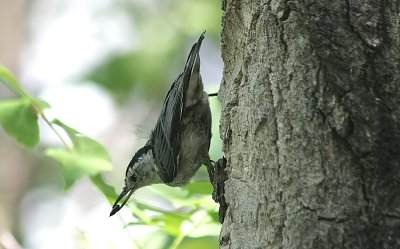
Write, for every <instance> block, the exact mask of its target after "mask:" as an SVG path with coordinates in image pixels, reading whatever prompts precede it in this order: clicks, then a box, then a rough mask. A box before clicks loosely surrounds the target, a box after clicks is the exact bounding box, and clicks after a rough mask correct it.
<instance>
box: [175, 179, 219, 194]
mask: <svg viewBox="0 0 400 249" xmlns="http://www.w3.org/2000/svg"><path fill="white" fill-rule="evenodd" d="M181 189H183V190H187V191H188V194H189V196H193V195H210V194H211V193H212V192H213V187H212V185H211V183H210V182H208V181H207V182H191V183H190V184H188V185H185V186H182V187H181Z"/></svg>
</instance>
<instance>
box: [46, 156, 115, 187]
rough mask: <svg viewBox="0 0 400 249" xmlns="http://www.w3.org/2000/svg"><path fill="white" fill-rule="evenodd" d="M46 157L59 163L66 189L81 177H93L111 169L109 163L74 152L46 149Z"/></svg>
mask: <svg viewBox="0 0 400 249" xmlns="http://www.w3.org/2000/svg"><path fill="white" fill-rule="evenodd" d="M46 155H47V156H49V157H51V158H53V159H54V160H56V161H58V162H60V164H61V165H62V166H63V167H62V170H63V174H64V178H65V185H66V186H65V187H66V188H69V187H71V186H72V184H74V183H75V182H76V180H78V179H79V178H81V177H84V176H88V175H90V176H94V175H97V174H99V173H101V172H103V171H109V170H111V169H112V165H111V163H110V162H109V161H107V160H104V159H102V158H99V157H95V156H93V155H86V154H82V153H77V152H76V151H66V150H63V149H48V150H46Z"/></svg>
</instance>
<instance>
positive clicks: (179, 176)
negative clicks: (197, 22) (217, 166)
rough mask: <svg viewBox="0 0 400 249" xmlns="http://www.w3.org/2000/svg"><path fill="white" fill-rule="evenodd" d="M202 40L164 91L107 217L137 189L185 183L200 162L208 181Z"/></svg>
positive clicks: (207, 107) (208, 127)
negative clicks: (151, 125) (148, 132)
mask: <svg viewBox="0 0 400 249" xmlns="http://www.w3.org/2000/svg"><path fill="white" fill-rule="evenodd" d="M203 39H204V33H203V34H201V36H200V38H199V40H198V41H197V42H196V43H195V44H194V45H193V47H192V50H191V51H190V53H189V56H188V58H187V61H186V65H185V69H184V70H183V72H182V73H181V74H180V75H179V76H178V78H177V79H176V80H175V81H174V83H173V84H172V86H171V89H170V90H169V91H168V94H167V96H166V98H165V100H164V104H163V106H162V109H161V113H160V116H159V117H158V121H157V124H156V127H155V128H154V129H153V131H152V132H151V135H150V139H149V140H148V141H147V143H146V144H145V145H144V146H143V147H142V148H140V149H139V150H138V151H137V152H136V153H135V155H134V156H133V158H132V160H131V162H130V163H129V165H128V168H127V169H126V173H125V187H124V188H123V190H122V192H121V194H120V195H119V197H118V198H117V200H116V201H115V203H114V205H113V208H112V210H111V213H110V216H112V215H114V214H115V213H116V212H118V211H119V210H120V209H121V208H122V207H123V206H124V205H125V204H126V202H127V201H128V199H129V198H130V196H131V195H132V193H133V192H135V191H136V190H137V189H139V188H141V187H144V186H148V185H151V184H155V183H165V184H167V185H169V186H182V185H185V184H187V183H188V182H189V180H190V179H191V178H192V177H193V176H194V175H195V174H196V172H197V171H198V169H199V168H200V166H201V165H202V164H204V165H206V166H207V170H208V174H209V176H210V180H212V177H213V173H214V169H213V165H212V163H211V160H210V158H209V155H208V150H209V148H210V141H211V111H210V105H209V103H208V94H207V93H206V92H204V91H203V81H202V79H201V75H200V56H199V51H200V46H201V43H202V41H203ZM126 195H127V197H126V198H125V200H124V201H123V202H122V204H121V205H118V202H120V201H121V200H122V199H123V198H124V196H126Z"/></svg>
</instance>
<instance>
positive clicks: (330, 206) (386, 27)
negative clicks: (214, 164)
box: [219, 0, 400, 249]
mask: <svg viewBox="0 0 400 249" xmlns="http://www.w3.org/2000/svg"><path fill="white" fill-rule="evenodd" d="M223 9H224V16H223V31H222V57H223V60H224V64H225V68H224V78H223V82H222V84H221V89H220V92H219V98H220V100H221V103H222V107H223V110H222V119H221V136H222V139H223V140H224V152H225V155H226V158H227V173H228V180H227V181H226V182H225V198H226V202H227V205H228V209H227V212H226V216H225V220H224V223H223V228H222V231H221V236H220V243H221V248H296V249H298V248H318V249H320V248H363V249H364V248H371V249H375V248H400V1H399V0H341V1H331V0H319V1H315V0H313V1H311V0H293V1H280V0H270V1H255V0H253V1H251V0H226V1H225V2H224V3H223Z"/></svg>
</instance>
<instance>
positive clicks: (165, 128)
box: [151, 33, 204, 183]
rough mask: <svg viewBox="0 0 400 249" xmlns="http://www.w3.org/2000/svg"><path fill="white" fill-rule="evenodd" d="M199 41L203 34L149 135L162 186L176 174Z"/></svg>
mask: <svg viewBox="0 0 400 249" xmlns="http://www.w3.org/2000/svg"><path fill="white" fill-rule="evenodd" d="M203 39H204V33H203V34H201V36H200V38H199V40H198V41H197V43H195V44H194V45H193V47H192V50H191V51H190V54H189V56H188V59H187V61H186V65H185V69H184V71H183V73H181V74H180V75H179V77H178V78H177V79H176V80H175V81H174V83H173V84H172V86H171V89H170V90H169V91H168V94H167V97H166V98H165V100H164V104H163V107H162V109H161V113H160V116H159V118H158V121H157V124H156V127H155V128H154V130H153V132H152V134H151V141H152V145H153V148H152V149H153V155H154V159H155V164H156V166H157V169H158V174H159V176H160V178H161V180H162V181H163V182H165V183H169V182H172V181H173V179H174V178H175V176H176V174H177V170H178V162H179V151H180V146H181V133H180V132H181V122H182V114H183V110H184V103H185V97H186V90H187V88H188V84H189V81H190V78H191V74H192V69H193V66H194V63H195V60H196V57H197V56H199V50H200V46H201V42H202V41H203Z"/></svg>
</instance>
